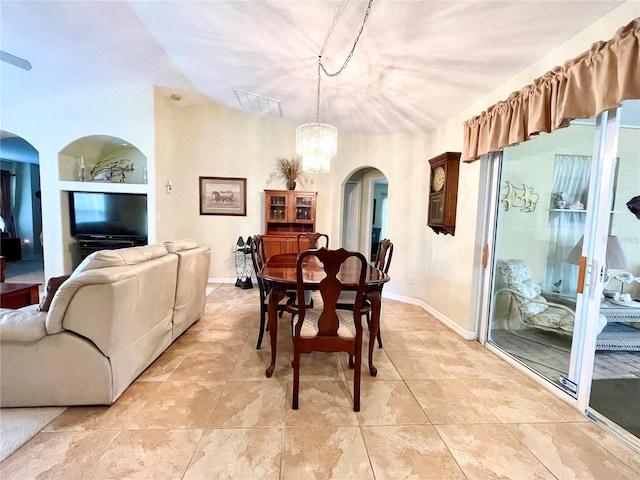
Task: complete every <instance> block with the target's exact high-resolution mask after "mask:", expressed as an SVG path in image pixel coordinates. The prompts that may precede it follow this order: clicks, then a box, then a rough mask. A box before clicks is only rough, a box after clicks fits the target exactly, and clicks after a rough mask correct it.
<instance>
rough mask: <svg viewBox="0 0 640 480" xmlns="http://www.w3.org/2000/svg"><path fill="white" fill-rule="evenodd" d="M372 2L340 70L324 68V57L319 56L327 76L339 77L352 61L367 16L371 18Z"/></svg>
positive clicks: (320, 63) (370, 0)
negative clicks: (328, 70)
mask: <svg viewBox="0 0 640 480" xmlns="http://www.w3.org/2000/svg"><path fill="white" fill-rule="evenodd" d="M372 3H373V0H369V5H367V11H366V12H365V14H364V19H363V20H362V25H361V26H360V31H359V32H358V36H357V37H356V39H355V41H354V42H353V47H351V51H350V52H349V55H348V56H347V58H346V60H345V61H344V63H343V64H342V67H340V70H338V71H337V72H335V73H329V72H327V69H326V68H324V65H323V64H322V57H319V59H318V63H319V65H320V68H322V71H323V72H324V74H325V75H326V76H327V77H337V76H338V75H340V74H341V73H342V71H343V70H344V69H345V68H347V65H348V64H349V62H350V61H351V57H353V52H355V50H356V45H358V41H359V40H360V35H362V31H363V30H364V25H365V23H367V18H369V13H371V4H372Z"/></svg>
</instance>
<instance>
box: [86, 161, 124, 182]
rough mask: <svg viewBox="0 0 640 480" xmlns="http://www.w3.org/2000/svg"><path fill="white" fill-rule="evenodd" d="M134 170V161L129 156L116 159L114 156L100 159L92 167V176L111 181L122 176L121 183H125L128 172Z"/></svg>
mask: <svg viewBox="0 0 640 480" xmlns="http://www.w3.org/2000/svg"><path fill="white" fill-rule="evenodd" d="M131 172H133V162H132V161H131V160H129V159H128V158H122V159H120V160H115V158H114V157H111V158H107V159H104V160H100V161H99V162H98V163H96V164H95V166H94V167H93V168H92V169H91V178H92V179H93V180H94V181H95V180H98V181H100V180H102V181H106V182H111V181H112V180H113V179H115V178H117V177H120V183H124V181H125V179H126V178H127V175H126V174H127V173H131Z"/></svg>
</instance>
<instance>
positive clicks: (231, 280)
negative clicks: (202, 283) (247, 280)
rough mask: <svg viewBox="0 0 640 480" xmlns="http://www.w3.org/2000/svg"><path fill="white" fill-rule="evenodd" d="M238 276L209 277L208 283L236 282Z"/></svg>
mask: <svg viewBox="0 0 640 480" xmlns="http://www.w3.org/2000/svg"><path fill="white" fill-rule="evenodd" d="M236 280H237V278H209V279H207V282H208V283H236Z"/></svg>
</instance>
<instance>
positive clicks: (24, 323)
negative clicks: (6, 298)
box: [0, 309, 47, 342]
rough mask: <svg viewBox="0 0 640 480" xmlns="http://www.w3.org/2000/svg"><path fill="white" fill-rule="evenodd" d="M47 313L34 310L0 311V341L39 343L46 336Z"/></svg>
mask: <svg viewBox="0 0 640 480" xmlns="http://www.w3.org/2000/svg"><path fill="white" fill-rule="evenodd" d="M46 318H47V313H46V312H34V311H33V310H32V309H25V310H9V309H2V311H0V340H1V341H3V342H37V341H38V340H40V339H41V338H43V337H44V336H46V334H47V331H46V329H45V319H46Z"/></svg>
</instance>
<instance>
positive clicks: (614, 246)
mask: <svg viewBox="0 0 640 480" xmlns="http://www.w3.org/2000/svg"><path fill="white" fill-rule="evenodd" d="M628 264H629V261H628V260H627V256H626V255H625V254H624V250H623V249H622V244H621V243H620V240H618V237H616V236H615V235H609V237H607V268H613V269H616V270H620V269H623V268H628V267H627V265H628Z"/></svg>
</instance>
